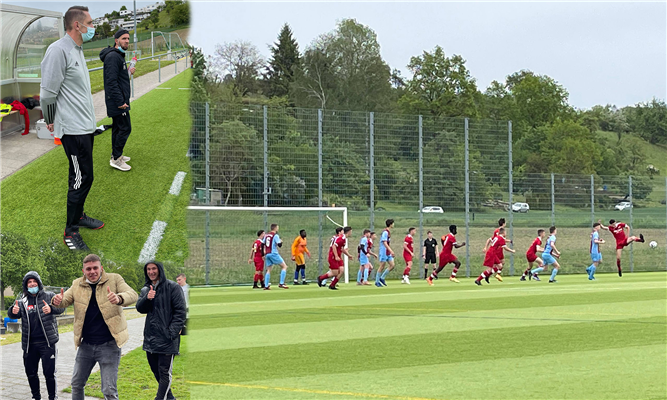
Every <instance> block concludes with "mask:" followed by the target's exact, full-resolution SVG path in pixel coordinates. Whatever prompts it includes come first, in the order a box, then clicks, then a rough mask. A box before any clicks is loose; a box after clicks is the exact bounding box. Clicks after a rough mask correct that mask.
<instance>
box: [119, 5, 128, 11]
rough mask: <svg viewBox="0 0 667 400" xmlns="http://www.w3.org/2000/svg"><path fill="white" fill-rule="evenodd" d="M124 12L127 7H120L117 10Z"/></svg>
mask: <svg viewBox="0 0 667 400" xmlns="http://www.w3.org/2000/svg"><path fill="white" fill-rule="evenodd" d="M126 10H127V7H125V6H120V10H119V11H126Z"/></svg>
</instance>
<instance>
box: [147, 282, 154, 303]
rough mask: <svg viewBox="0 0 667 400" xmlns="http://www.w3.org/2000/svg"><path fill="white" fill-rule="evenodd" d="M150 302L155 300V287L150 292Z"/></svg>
mask: <svg viewBox="0 0 667 400" xmlns="http://www.w3.org/2000/svg"><path fill="white" fill-rule="evenodd" d="M147 297H148V300H153V299H154V298H155V290H154V289H153V285H151V290H149V291H148V296H147Z"/></svg>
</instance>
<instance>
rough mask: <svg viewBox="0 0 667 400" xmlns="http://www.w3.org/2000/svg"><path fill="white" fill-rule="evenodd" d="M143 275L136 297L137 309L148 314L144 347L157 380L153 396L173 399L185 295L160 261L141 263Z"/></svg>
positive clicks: (183, 318) (183, 321) (184, 314)
mask: <svg viewBox="0 0 667 400" xmlns="http://www.w3.org/2000/svg"><path fill="white" fill-rule="evenodd" d="M144 276H145V278H146V283H145V285H144V287H143V288H142V289H141V293H140V294H139V300H137V311H139V312H140V313H142V314H148V315H146V322H145V323H144V346H143V349H144V351H145V352H146V358H148V364H149V365H150V367H151V370H152V371H153V375H155V379H156V380H157V381H158V389H157V395H156V396H155V398H156V399H173V398H174V396H173V394H172V393H171V380H172V379H171V370H172V365H173V363H174V356H175V355H177V354H179V353H178V349H179V346H180V344H181V339H180V334H181V330H182V329H183V327H184V326H185V316H186V306H185V297H184V296H183V290H182V289H181V287H180V286H179V285H178V283H176V282H174V281H170V280H168V279H167V277H166V276H165V273H164V267H163V266H162V263H159V262H157V261H149V262H148V263H147V264H146V265H145V266H144Z"/></svg>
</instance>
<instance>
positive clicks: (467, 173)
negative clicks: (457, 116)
mask: <svg viewBox="0 0 667 400" xmlns="http://www.w3.org/2000/svg"><path fill="white" fill-rule="evenodd" d="M463 132H464V133H463V135H464V136H463V138H464V139H463V140H464V145H465V154H464V164H465V175H464V176H465V178H464V181H465V183H464V186H465V201H466V204H465V214H466V218H465V219H466V278H470V164H469V162H468V161H469V160H468V157H469V153H470V152H469V147H468V118H466V119H465V120H464V125H463Z"/></svg>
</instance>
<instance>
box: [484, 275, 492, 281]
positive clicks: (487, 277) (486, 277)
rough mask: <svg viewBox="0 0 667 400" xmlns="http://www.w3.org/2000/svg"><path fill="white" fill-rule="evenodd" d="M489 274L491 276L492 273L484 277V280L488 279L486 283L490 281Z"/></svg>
mask: <svg viewBox="0 0 667 400" xmlns="http://www.w3.org/2000/svg"><path fill="white" fill-rule="evenodd" d="M489 276H491V275H487V276H485V277H484V280H485V281H486V283H489Z"/></svg>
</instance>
